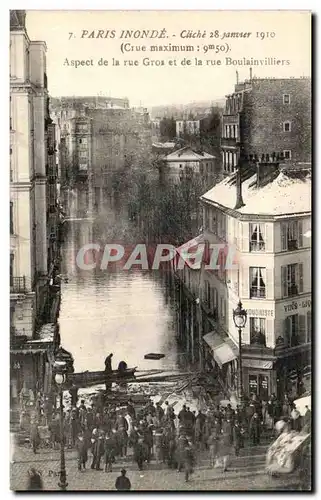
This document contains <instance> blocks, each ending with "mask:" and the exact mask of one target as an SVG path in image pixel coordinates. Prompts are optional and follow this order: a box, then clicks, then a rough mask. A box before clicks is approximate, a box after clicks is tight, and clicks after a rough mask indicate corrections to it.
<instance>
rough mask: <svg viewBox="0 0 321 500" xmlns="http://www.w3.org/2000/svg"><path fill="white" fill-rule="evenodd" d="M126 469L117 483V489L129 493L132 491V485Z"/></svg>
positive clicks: (122, 471)
mask: <svg viewBox="0 0 321 500" xmlns="http://www.w3.org/2000/svg"><path fill="white" fill-rule="evenodd" d="M126 472H127V471H126V469H122V470H121V476H118V478H117V479H116V482H115V488H116V490H118V491H128V490H130V489H131V486H132V485H131V483H130V480H129V479H128V477H126Z"/></svg>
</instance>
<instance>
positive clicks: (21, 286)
mask: <svg viewBox="0 0 321 500" xmlns="http://www.w3.org/2000/svg"><path fill="white" fill-rule="evenodd" d="M27 291H28V283H27V278H26V276H18V277H16V276H15V277H13V276H10V293H26V292H27Z"/></svg>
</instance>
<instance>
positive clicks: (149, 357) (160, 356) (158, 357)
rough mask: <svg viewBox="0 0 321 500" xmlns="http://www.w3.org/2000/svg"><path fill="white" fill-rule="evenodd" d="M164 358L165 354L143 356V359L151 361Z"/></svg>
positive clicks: (151, 353)
mask: <svg viewBox="0 0 321 500" xmlns="http://www.w3.org/2000/svg"><path fill="white" fill-rule="evenodd" d="M162 358H165V354H157V353H155V352H150V353H149V354H145V356H144V359H152V360H155V361H156V360H159V359H162Z"/></svg>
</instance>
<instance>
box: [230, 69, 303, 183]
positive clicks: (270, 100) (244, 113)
mask: <svg viewBox="0 0 321 500" xmlns="http://www.w3.org/2000/svg"><path fill="white" fill-rule="evenodd" d="M311 121H312V120H311V79H310V78H286V79H285V78H282V79H278V78H275V79H270V78H264V79H259V78H252V77H251V78H250V79H249V80H245V81H244V82H240V83H237V84H236V85H235V89H234V92H233V93H232V94H230V95H227V96H226V104H225V111H224V113H223V117H222V139H221V148H222V162H223V171H224V172H225V173H226V174H229V173H230V172H233V171H234V170H235V169H236V166H237V165H238V159H239V157H240V152H241V151H242V153H243V154H245V155H251V154H252V155H258V157H260V155H261V154H262V147H263V148H264V150H265V151H271V153H272V152H273V151H278V152H279V153H280V155H281V156H282V157H283V159H284V160H285V161H288V162H290V161H292V162H296V163H305V162H311Z"/></svg>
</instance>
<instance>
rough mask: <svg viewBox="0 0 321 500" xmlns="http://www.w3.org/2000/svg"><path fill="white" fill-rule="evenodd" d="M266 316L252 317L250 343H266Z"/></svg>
mask: <svg viewBox="0 0 321 500" xmlns="http://www.w3.org/2000/svg"><path fill="white" fill-rule="evenodd" d="M265 326H266V318H256V317H255V318H250V344H257V345H263V346H265V345H266V337H265V333H266V331H265Z"/></svg>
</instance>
